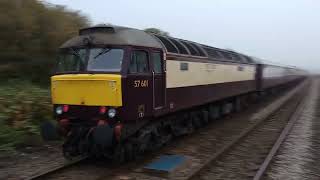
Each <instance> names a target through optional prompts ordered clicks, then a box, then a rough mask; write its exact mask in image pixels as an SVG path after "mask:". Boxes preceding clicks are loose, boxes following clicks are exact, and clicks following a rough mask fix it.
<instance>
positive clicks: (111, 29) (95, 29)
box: [79, 26, 115, 36]
mask: <svg viewBox="0 0 320 180" xmlns="http://www.w3.org/2000/svg"><path fill="white" fill-rule="evenodd" d="M92 33H115V29H114V27H112V26H95V27H89V28H84V29H80V30H79V35H80V36H81V35H88V34H92Z"/></svg>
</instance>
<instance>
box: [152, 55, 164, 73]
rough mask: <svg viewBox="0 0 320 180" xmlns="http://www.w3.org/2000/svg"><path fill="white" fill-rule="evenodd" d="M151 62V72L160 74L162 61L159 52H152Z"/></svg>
mask: <svg viewBox="0 0 320 180" xmlns="http://www.w3.org/2000/svg"><path fill="white" fill-rule="evenodd" d="M151 56H152V62H153V70H154V72H155V73H162V69H163V68H162V59H161V54H160V53H159V52H154V53H152V54H151Z"/></svg>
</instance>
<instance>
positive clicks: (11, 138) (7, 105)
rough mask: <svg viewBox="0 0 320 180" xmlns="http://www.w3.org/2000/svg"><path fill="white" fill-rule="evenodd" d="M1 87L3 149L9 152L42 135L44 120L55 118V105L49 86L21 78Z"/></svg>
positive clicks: (0, 104)
mask: <svg viewBox="0 0 320 180" xmlns="http://www.w3.org/2000/svg"><path fill="white" fill-rule="evenodd" d="M0 87H1V89H0V127H1V128H0V151H3V150H5V151H7V150H12V149H14V147H15V146H17V145H18V144H21V143H23V141H24V140H25V138H26V137H28V136H31V135H36V136H39V135H40V133H39V132H40V124H41V122H43V121H48V120H52V115H51V112H52V106H51V102H50V96H49V94H50V93H49V90H48V89H44V88H40V87H38V86H35V85H32V84H31V83H28V82H18V81H17V80H14V81H10V82H8V83H7V84H2V85H0Z"/></svg>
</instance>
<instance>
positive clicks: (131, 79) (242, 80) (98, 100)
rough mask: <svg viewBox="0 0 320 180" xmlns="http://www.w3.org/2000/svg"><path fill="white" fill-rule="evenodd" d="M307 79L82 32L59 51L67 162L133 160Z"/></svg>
mask: <svg viewBox="0 0 320 180" xmlns="http://www.w3.org/2000/svg"><path fill="white" fill-rule="evenodd" d="M304 76H305V72H304V71H303V70H300V69H297V68H292V67H281V66H275V65H268V64H264V63H261V62H258V61H255V60H254V59H253V58H251V57H249V56H246V55H243V54H240V53H237V52H233V51H229V50H224V49H219V48H214V47H210V46H206V45H202V44H199V43H195V42H191V41H187V40H182V39H177V38H173V37H168V36H162V35H157V34H149V33H146V32H144V31H141V30H137V29H132V28H127V27H120V26H96V27H90V28H85V29H81V30H80V31H79V36H77V37H74V38H72V39H70V40H68V41H67V42H65V43H64V44H63V45H62V46H61V48H60V56H59V58H58V62H57V67H56V73H55V74H54V75H53V76H52V78H51V83H52V102H53V104H54V112H55V117H56V119H57V121H58V122H59V126H60V129H61V130H62V131H63V132H64V134H65V136H66V141H65V143H64V146H63V150H64V154H65V155H66V156H77V155H84V154H89V155H95V156H106V157H113V158H115V159H118V160H120V161H122V160H124V159H127V160H130V159H132V158H134V157H135V156H136V154H139V153H143V152H144V151H146V150H150V149H152V148H156V147H158V146H161V145H163V144H164V143H166V142H168V140H170V139H171V138H172V137H173V136H178V135H181V134H185V133H189V132H192V131H193V130H194V129H195V128H198V127H201V126H204V125H205V124H206V123H207V122H208V121H209V120H210V119H215V118H218V117H220V116H221V115H222V114H226V113H229V112H231V111H233V110H238V109H240V107H241V104H242V101H245V99H246V98H247V97H248V96H250V95H252V94H257V93H259V92H263V91H265V90H267V89H270V88H276V87H278V86H282V85H284V84H288V83H294V82H298V81H299V80H301V79H302V78H303V77H304Z"/></svg>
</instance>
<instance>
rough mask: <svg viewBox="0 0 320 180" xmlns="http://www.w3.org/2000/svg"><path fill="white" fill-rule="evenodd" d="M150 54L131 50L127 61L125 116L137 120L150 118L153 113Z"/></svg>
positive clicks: (146, 51)
mask: <svg viewBox="0 0 320 180" xmlns="http://www.w3.org/2000/svg"><path fill="white" fill-rule="evenodd" d="M149 59H150V54H149V51H148V50H145V49H132V50H131V54H130V60H129V65H128V66H129V67H128V74H127V80H126V83H127V84H125V85H124V86H125V87H126V94H125V95H124V98H123V99H125V102H124V103H125V106H126V107H127V109H126V112H125V113H124V114H126V116H128V117H127V118H128V119H131V120H137V119H141V118H146V117H151V116H152V113H153V99H152V91H153V90H152V89H153V82H152V79H153V77H152V71H151V68H150V66H149V61H150V60H149Z"/></svg>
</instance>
